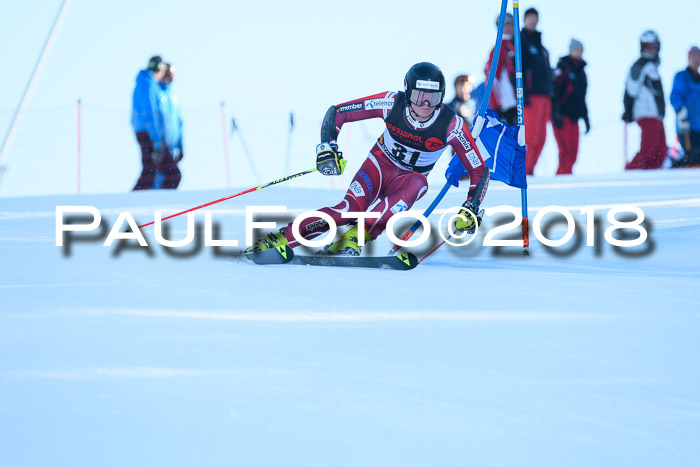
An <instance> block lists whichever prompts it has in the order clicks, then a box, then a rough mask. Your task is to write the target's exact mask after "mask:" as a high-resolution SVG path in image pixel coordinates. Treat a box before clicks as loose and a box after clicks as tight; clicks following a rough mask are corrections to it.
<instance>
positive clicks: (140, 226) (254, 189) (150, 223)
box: [139, 168, 318, 229]
mask: <svg viewBox="0 0 700 467" xmlns="http://www.w3.org/2000/svg"><path fill="white" fill-rule="evenodd" d="M317 170H318V169H316V168H313V169H310V170H305V171H303V172H299V173H298V174H294V175H290V176H288V177H284V178H280V179H279V180H275V181H274V182H270V183H266V184H265V185H259V186H256V187H253V188H249V189H247V190H245V191H241V192H240V193H236V194H235V195H231V196H227V197H225V198H221V199H217V200H216V201H212V202H210V203H206V204H202V205H201V206H197V207H196V208H191V209H188V210H186V211H182V212H178V213H177V214H173V215H172V216H168V217H164V218H163V219H161V221H164V220H166V219H172V218H173V217H177V216H181V215H183V214H186V213H188V212H192V211H196V210H197V209H202V208H205V207H207V206H211V205H212V204H216V203H220V202H222V201H226V200H228V199H231V198H235V197H236V196H241V195H244V194H246V193H250V192H253V191H257V190H262V189H263V188H267V187H268V186H270V185H276V184H278V183H282V182H286V181H287V180H291V179H293V178H297V177H301V176H302V175H306V174H310V173H311V172H316V171H317ZM152 224H155V221H153V222H149V223H148V224H143V225H139V229H142V228H144V227H148V226H149V225H152Z"/></svg>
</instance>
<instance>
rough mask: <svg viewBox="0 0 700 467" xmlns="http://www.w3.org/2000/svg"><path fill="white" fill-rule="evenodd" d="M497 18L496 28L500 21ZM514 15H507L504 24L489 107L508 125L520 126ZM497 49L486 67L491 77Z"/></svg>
mask: <svg viewBox="0 0 700 467" xmlns="http://www.w3.org/2000/svg"><path fill="white" fill-rule="evenodd" d="M499 19H500V17H499V18H496V27H498V20H499ZM513 32H514V29H513V15H511V14H510V13H506V17H505V21H504V22H503V41H502V42H501V52H500V55H499V56H498V65H497V67H496V76H495V78H494V80H493V88H492V91H491V97H490V98H489V107H490V108H491V109H493V110H494V111H496V113H497V114H498V117H499V118H500V119H501V120H503V121H504V122H506V123H507V124H508V125H517V124H518V111H517V107H516V99H515V44H514V43H513ZM495 50H496V48H495V47H494V48H493V49H492V50H491V54H490V55H489V59H488V61H487V62H486V66H485V67H484V73H486V76H488V75H489V71H490V70H491V62H492V61H493V54H494V52H495Z"/></svg>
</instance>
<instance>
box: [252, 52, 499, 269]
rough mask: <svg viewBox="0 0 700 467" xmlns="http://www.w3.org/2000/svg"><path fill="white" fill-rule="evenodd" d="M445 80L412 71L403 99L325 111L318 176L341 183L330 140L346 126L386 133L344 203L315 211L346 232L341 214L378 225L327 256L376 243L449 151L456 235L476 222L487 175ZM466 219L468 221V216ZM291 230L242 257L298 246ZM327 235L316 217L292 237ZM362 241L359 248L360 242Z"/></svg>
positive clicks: (355, 231) (352, 235)
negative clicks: (459, 182) (462, 196)
mask: <svg viewBox="0 0 700 467" xmlns="http://www.w3.org/2000/svg"><path fill="white" fill-rule="evenodd" d="M444 97H445V77H444V76H443V74H442V71H440V69H439V68H438V67H437V66H435V65H433V64H432V63H428V62H421V63H417V64H415V65H413V66H412V67H411V68H410V69H409V70H408V73H406V77H405V79H404V91H402V92H401V91H400V92H382V93H379V94H374V95H371V96H368V97H363V98H361V99H355V100H352V101H349V102H345V103H342V104H338V105H333V106H331V107H330V108H329V109H328V111H327V112H326V115H325V117H324V118H323V123H322V125H321V144H319V145H318V146H317V147H316V167H317V168H318V171H319V172H320V173H322V174H323V175H341V174H342V173H343V170H344V169H345V162H346V161H345V159H343V158H342V155H341V153H340V152H339V151H338V145H337V144H336V140H337V138H338V134H339V132H340V129H341V128H342V127H343V125H344V124H345V123H349V122H357V121H360V120H367V119H370V118H380V119H382V120H383V121H384V123H385V129H384V132H383V133H382V135H381V136H379V138H378V140H377V142H376V144H375V145H374V146H373V147H372V149H370V151H369V155H368V156H367V159H365V161H364V163H363V164H362V166H361V167H360V170H359V171H358V172H357V173H356V174H355V176H354V177H353V179H352V182H351V183H350V187H349V188H348V190H347V191H346V193H345V196H344V197H343V199H342V200H341V201H340V202H339V203H338V204H336V205H334V206H327V207H323V208H320V209H318V211H320V212H322V213H324V214H325V215H327V216H328V217H330V218H331V219H332V220H333V222H335V224H336V225H338V226H340V225H348V224H350V223H352V222H353V221H354V219H353V218H348V217H343V216H342V214H343V213H346V212H366V211H371V212H373V213H375V214H376V215H377V217H374V218H370V219H368V220H367V222H366V223H365V225H364V226H361V225H357V224H356V225H355V226H354V227H351V228H350V229H349V230H348V231H346V232H345V233H344V234H343V235H342V237H341V238H340V240H339V241H337V242H334V243H332V244H330V245H327V246H326V248H325V249H324V252H325V253H328V254H341V255H350V256H359V255H360V253H361V249H360V247H361V245H362V242H363V241H368V240H373V239H376V238H377V237H378V236H379V235H380V234H381V233H382V232H383V231H384V230H385V228H386V225H387V222H388V220H389V218H391V217H392V216H393V215H395V214H398V213H399V212H401V211H406V210H408V209H410V208H411V206H413V204H414V203H415V202H416V201H418V200H419V199H420V198H421V197H423V196H424V195H425V193H426V192H427V191H428V179H427V176H428V174H429V173H430V171H431V170H432V169H433V167H434V166H435V163H436V162H437V160H438V159H439V158H440V156H441V155H442V153H443V152H444V151H445V149H446V148H447V147H448V146H450V147H451V148H452V150H453V151H454V152H455V154H456V155H457V156H458V157H459V159H460V161H461V162H462V165H464V167H465V168H466V169H467V171H468V172H469V191H468V193H467V199H466V201H465V202H464V203H463V204H462V209H461V211H460V214H462V217H461V218H459V219H458V220H456V221H455V225H454V229H455V230H457V231H467V232H468V231H471V230H472V229H474V228H475V227H476V226H477V225H478V223H479V222H480V217H479V214H478V213H479V206H480V204H481V202H482V201H483V199H484V195H485V194H486V190H487V189H488V184H489V169H488V168H487V167H486V165H485V164H484V160H483V159H482V157H481V154H480V153H479V150H478V148H477V146H476V143H475V142H474V139H473V137H472V135H471V133H470V131H469V128H468V127H467V125H466V123H465V121H464V119H463V118H462V117H461V116H459V115H457V114H456V113H455V111H454V110H452V108H451V107H449V106H448V105H445V104H443V99H444ZM467 211H468V213H467ZM292 225H293V224H292V223H290V224H289V225H287V226H286V227H283V228H282V229H281V230H280V231H279V232H273V233H271V234H269V235H268V236H266V237H264V238H262V239H261V240H259V241H258V242H257V243H255V244H254V245H252V246H251V247H250V248H248V249H247V250H246V253H253V252H259V251H264V250H268V249H271V248H277V247H280V246H286V245H289V246H290V247H292V248H295V247H297V246H299V245H300V243H301V242H300V241H299V238H297V237H296V236H295V235H296V233H295V232H294V231H293V229H292ZM329 228H330V226H329V222H328V221H327V220H325V219H324V218H320V217H309V218H307V219H305V220H304V221H302V222H301V223H300V225H299V234H300V235H301V237H303V238H304V239H307V240H312V239H314V238H316V237H318V236H320V235H322V234H323V233H324V232H326V231H328V230H329ZM360 238H362V239H363V240H362V241H360V240H359V239H360Z"/></svg>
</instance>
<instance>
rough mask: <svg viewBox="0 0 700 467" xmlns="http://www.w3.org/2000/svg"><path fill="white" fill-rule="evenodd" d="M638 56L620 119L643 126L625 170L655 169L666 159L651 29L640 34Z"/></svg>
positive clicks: (662, 102)
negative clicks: (637, 146)
mask: <svg viewBox="0 0 700 467" xmlns="http://www.w3.org/2000/svg"><path fill="white" fill-rule="evenodd" d="M639 42H640V47H641V56H640V57H639V59H638V60H637V61H636V62H634V64H633V65H632V68H630V72H629V74H628V75H627V83H626V85H625V96H624V99H623V104H624V106H625V112H624V113H623V114H622V120H624V121H625V122H626V123H632V122H637V125H639V127H640V128H641V129H642V141H641V144H640V148H639V152H638V153H637V154H636V155H635V156H634V158H633V159H632V160H631V161H629V162H628V163H627V165H626V166H625V169H626V170H634V169H658V168H660V167H661V165H662V164H663V162H664V159H666V154H667V152H668V147H667V146H666V132H665V131H664V121H663V120H664V115H665V110H666V99H665V98H664V89H663V86H662V84H661V75H660V74H659V63H660V60H659V50H660V48H661V41H660V40H659V35H658V34H656V32H654V31H651V30H649V31H645V32H644V33H643V34H642V36H641V38H640V41H639Z"/></svg>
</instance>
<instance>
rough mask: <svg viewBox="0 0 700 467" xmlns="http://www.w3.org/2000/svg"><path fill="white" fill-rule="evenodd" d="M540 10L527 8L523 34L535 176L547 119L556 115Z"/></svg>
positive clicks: (527, 116) (527, 119) (527, 131)
mask: <svg viewBox="0 0 700 467" xmlns="http://www.w3.org/2000/svg"><path fill="white" fill-rule="evenodd" d="M538 21H539V13H538V12H537V10H536V9H534V8H528V9H527V10H525V16H524V17H523V25H524V27H523V30H522V31H521V33H520V38H521V42H520V45H521V50H522V55H523V91H524V93H523V99H524V104H525V107H524V109H523V110H524V117H525V141H526V142H527V162H526V164H525V170H526V172H527V174H528V175H532V173H533V172H534V170H535V165H537V160H538V159H539V158H540V154H541V153H542V148H543V147H544V142H545V140H546V139H547V122H548V121H549V120H550V119H551V116H552V97H553V95H554V86H553V81H552V68H551V67H550V64H549V52H548V51H547V49H545V48H544V46H543V45H542V33H541V32H540V31H538V30H537V23H538Z"/></svg>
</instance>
